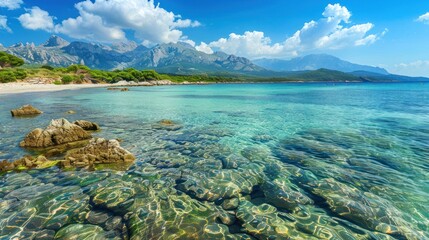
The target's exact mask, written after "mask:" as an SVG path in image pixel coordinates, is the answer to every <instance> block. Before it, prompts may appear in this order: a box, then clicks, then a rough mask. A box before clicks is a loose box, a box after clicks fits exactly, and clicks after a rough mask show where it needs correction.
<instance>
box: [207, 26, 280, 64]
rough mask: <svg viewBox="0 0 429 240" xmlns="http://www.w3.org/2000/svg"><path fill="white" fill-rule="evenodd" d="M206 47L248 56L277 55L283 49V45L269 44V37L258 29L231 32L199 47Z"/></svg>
mask: <svg viewBox="0 0 429 240" xmlns="http://www.w3.org/2000/svg"><path fill="white" fill-rule="evenodd" d="M207 47H210V48H212V49H213V48H215V49H217V50H220V51H223V52H226V53H229V54H235V55H238V56H245V57H250V58H253V57H261V56H271V55H277V54H278V53H281V52H283V51H284V50H285V46H284V45H282V44H279V43H276V44H271V39H270V38H268V37H265V36H264V33H263V32H258V31H253V32H245V33H244V35H238V34H235V33H231V34H230V35H229V37H228V38H221V39H219V40H217V41H214V42H211V43H210V44H208V46H201V47H200V48H202V49H206V51H207V50H208V48H207ZM210 51H213V50H208V52H210Z"/></svg>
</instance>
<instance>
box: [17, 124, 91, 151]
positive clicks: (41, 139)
mask: <svg viewBox="0 0 429 240" xmlns="http://www.w3.org/2000/svg"><path fill="white" fill-rule="evenodd" d="M90 138H91V134H90V133H89V132H87V131H85V130H84V129H83V128H82V127H80V126H78V125H76V124H73V123H70V122H69V121H67V120H66V119H64V118H62V119H57V120H52V121H51V123H50V124H49V126H48V127H47V128H46V129H44V130H43V129H41V128H36V129H34V130H33V131H31V132H30V133H29V134H28V135H27V136H26V137H25V139H24V140H23V141H22V142H21V143H20V146H21V147H27V148H47V147H53V146H57V145H62V144H67V143H71V142H77V141H82V140H87V139H90Z"/></svg>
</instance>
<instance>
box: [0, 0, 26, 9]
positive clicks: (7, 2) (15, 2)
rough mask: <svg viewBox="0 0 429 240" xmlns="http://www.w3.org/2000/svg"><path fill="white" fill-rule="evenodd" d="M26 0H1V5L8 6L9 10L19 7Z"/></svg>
mask: <svg viewBox="0 0 429 240" xmlns="http://www.w3.org/2000/svg"><path fill="white" fill-rule="evenodd" d="M23 3H24V2H23V1H22V0H1V1H0V7H4V8H7V9H9V10H14V9H18V8H20V7H21V4H23Z"/></svg>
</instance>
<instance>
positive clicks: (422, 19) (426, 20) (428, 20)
mask: <svg viewBox="0 0 429 240" xmlns="http://www.w3.org/2000/svg"><path fill="white" fill-rule="evenodd" d="M417 21H418V22H422V23H424V24H429V12H427V13H425V14H423V15H421V16H420V17H419V18H417Z"/></svg>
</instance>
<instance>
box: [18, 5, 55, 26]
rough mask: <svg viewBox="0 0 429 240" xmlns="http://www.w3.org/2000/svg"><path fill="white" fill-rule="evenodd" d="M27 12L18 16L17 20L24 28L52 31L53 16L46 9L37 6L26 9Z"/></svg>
mask: <svg viewBox="0 0 429 240" xmlns="http://www.w3.org/2000/svg"><path fill="white" fill-rule="evenodd" d="M26 10H27V11H28V12H27V13H24V14H22V15H21V16H19V18H18V20H19V22H21V25H22V26H23V27H24V28H27V29H30V30H39V29H40V30H45V31H52V30H53V29H54V18H53V17H52V16H50V15H49V13H48V12H47V11H44V10H42V9H40V8H39V7H33V8H31V9H26Z"/></svg>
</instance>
